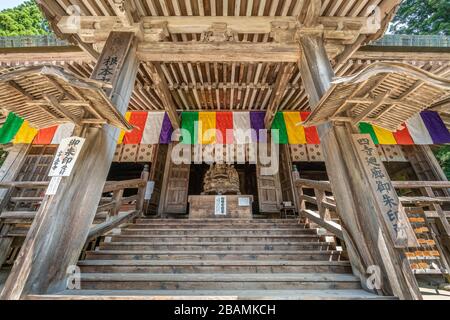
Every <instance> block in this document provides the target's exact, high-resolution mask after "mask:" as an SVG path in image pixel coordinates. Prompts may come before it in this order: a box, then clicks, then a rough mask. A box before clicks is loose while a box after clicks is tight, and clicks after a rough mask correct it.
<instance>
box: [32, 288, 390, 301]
mask: <svg viewBox="0 0 450 320" xmlns="http://www.w3.org/2000/svg"><path fill="white" fill-rule="evenodd" d="M27 299H29V300H194V301H195V300H213V299H216V300H393V299H395V298H393V297H382V296H378V295H375V294H372V293H369V292H367V291H364V290H357V289H349V290H67V291H63V292H61V293H59V294H52V295H29V296H28V297H27Z"/></svg>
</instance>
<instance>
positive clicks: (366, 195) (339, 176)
mask: <svg viewBox="0 0 450 320" xmlns="http://www.w3.org/2000/svg"><path fill="white" fill-rule="evenodd" d="M300 44H301V46H302V52H303V54H302V59H301V62H300V70H301V74H302V80H303V84H304V86H305V90H306V92H307V93H308V96H309V100H310V105H311V108H312V109H313V110H314V108H315V107H316V106H317V105H318V103H319V101H320V99H321V98H322V97H323V96H325V95H326V94H327V92H328V89H329V88H330V86H331V81H332V79H333V77H334V72H333V69H332V67H331V64H330V62H329V58H328V56H327V54H326V51H325V48H324V45H323V39H322V37H321V36H319V35H302V36H301V37H300ZM318 131H319V136H320V137H321V143H322V149H323V151H324V158H325V163H326V166H327V168H332V170H328V173H329V178H330V183H331V187H332V191H333V193H334V197H335V200H336V205H337V209H338V213H339V217H340V219H341V221H342V225H343V226H345V228H344V230H343V231H344V232H343V236H344V239H345V245H346V247H347V249H348V253H349V258H350V261H351V263H352V266H353V269H354V272H355V273H356V274H357V275H359V276H360V278H361V284H362V285H363V287H365V288H367V277H368V274H367V270H368V269H367V268H368V267H369V266H374V265H375V266H378V267H380V269H381V274H380V276H381V286H380V288H375V290H376V292H378V293H382V294H384V295H395V296H397V297H398V298H400V299H421V294H420V291H419V289H418V286H417V282H416V280H415V277H414V275H413V273H412V271H411V268H410V267H409V265H408V264H407V263H405V261H407V258H406V256H405V253H404V250H403V249H397V248H395V246H394V243H393V240H392V239H391V237H390V236H389V234H388V230H387V226H386V224H385V222H384V220H383V219H382V217H381V216H380V214H379V212H380V211H381V208H380V207H379V206H380V204H379V203H378V202H377V200H376V199H375V198H374V196H373V195H372V193H371V192H367V190H371V184H370V181H369V180H368V178H367V175H366V174H365V173H364V168H363V167H362V165H361V163H360V161H359V158H358V155H357V153H356V150H355V148H354V147H353V142H352V133H353V131H352V127H351V126H349V125H348V124H345V123H337V122H335V123H325V124H323V125H320V126H318ZM367 289H369V288H367Z"/></svg>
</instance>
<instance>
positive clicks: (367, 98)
mask: <svg viewBox="0 0 450 320" xmlns="http://www.w3.org/2000/svg"><path fill="white" fill-rule="evenodd" d="M448 94H450V80H449V79H446V78H443V77H439V76H436V75H434V74H432V73H429V72H427V71H424V70H422V69H419V68H416V67H414V66H411V65H408V64H404V63H396V62H376V63H373V64H371V65H370V66H368V67H366V68H364V69H363V70H362V71H360V72H358V73H356V74H353V75H351V76H347V77H337V78H335V79H334V80H333V85H332V87H331V88H330V89H329V90H328V92H327V94H326V95H325V96H324V97H323V98H322V99H321V101H320V102H319V104H318V105H317V106H316V107H315V108H314V111H313V112H312V113H311V115H310V117H309V118H308V120H307V121H305V123H304V125H306V126H312V125H319V124H321V123H324V122H328V121H333V120H335V121H336V120H338V121H339V120H342V121H349V122H351V123H352V124H353V125H357V124H359V123H360V122H367V123H371V124H374V125H376V126H379V127H382V128H385V129H387V130H390V131H396V130H398V129H401V127H402V125H403V124H404V122H405V121H406V120H408V119H410V118H411V117H412V116H414V115H415V114H417V113H419V112H420V111H422V110H424V109H427V108H429V107H430V106H432V105H433V104H434V103H436V102H438V101H441V100H442V99H443V98H444V97H446V96H447V95H448Z"/></svg>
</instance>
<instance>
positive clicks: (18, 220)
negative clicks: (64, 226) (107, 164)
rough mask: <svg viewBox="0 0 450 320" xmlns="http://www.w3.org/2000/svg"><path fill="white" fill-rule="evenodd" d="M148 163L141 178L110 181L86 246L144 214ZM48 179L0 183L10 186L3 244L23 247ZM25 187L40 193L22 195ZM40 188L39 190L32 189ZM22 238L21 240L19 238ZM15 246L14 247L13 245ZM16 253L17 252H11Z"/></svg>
mask: <svg viewBox="0 0 450 320" xmlns="http://www.w3.org/2000/svg"><path fill="white" fill-rule="evenodd" d="M148 176H149V172H148V166H146V167H145V169H144V171H143V172H142V175H141V178H140V179H133V180H126V181H108V182H106V183H105V186H104V189H103V196H102V198H101V200H100V203H99V205H98V208H97V213H96V216H95V219H94V222H93V225H92V227H91V230H90V231H89V236H88V238H87V242H86V246H87V247H89V246H90V244H93V243H95V242H96V241H97V239H98V238H99V237H102V236H103V235H105V234H106V233H108V232H109V231H111V230H113V229H115V228H117V227H118V226H120V225H121V224H123V223H125V222H126V221H128V220H130V219H132V218H134V217H136V216H138V215H140V214H142V213H143V211H144V209H145V207H146V203H145V202H146V201H145V190H146V186H147V181H148ZM48 185H49V182H45V181H44V182H0V189H7V192H6V194H5V196H4V197H3V199H2V201H1V204H0V210H1V211H0V247H1V248H3V249H5V247H8V251H9V247H12V246H13V243H15V245H14V247H15V249H16V250H18V248H20V245H21V242H22V241H23V239H24V238H25V237H26V235H27V233H28V230H29V228H30V226H31V224H32V222H33V220H34V218H35V216H36V214H37V213H38V210H39V207H40V205H41V202H42V201H43V200H44V194H45V190H46V189H47V187H48ZM130 189H133V190H135V189H137V194H134V195H131V196H124V194H125V193H126V191H127V190H130ZM22 190H28V191H31V193H32V194H33V193H34V194H38V196H23V195H22V194H23V192H20V191H22ZM33 190H38V193H36V192H33ZM17 194H18V195H19V196H16V195H17ZM20 239H21V240H20ZM12 249H14V248H12ZM5 255H8V256H9V255H10V254H6V253H5V252H3V253H1V252H0V266H1V265H2V264H3V263H4V262H5V260H6V257H5ZM12 255H13V256H14V254H12Z"/></svg>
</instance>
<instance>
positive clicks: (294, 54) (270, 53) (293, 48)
mask: <svg viewBox="0 0 450 320" xmlns="http://www.w3.org/2000/svg"><path fill="white" fill-rule="evenodd" d="M330 49H332V48H331V47H330ZM330 54H332V50H330ZM138 56H139V59H140V60H141V61H149V62H164V61H171V62H192V61H194V62H211V61H221V62H228V61H230V62H233V61H236V62H255V61H261V62H297V61H298V59H299V58H300V47H299V46H298V44H295V43H293V44H280V43H226V42H223V43H220V42H219V43H216V42H211V43H203V42H186V43H182V42H160V43H141V44H140V45H139V48H138Z"/></svg>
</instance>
